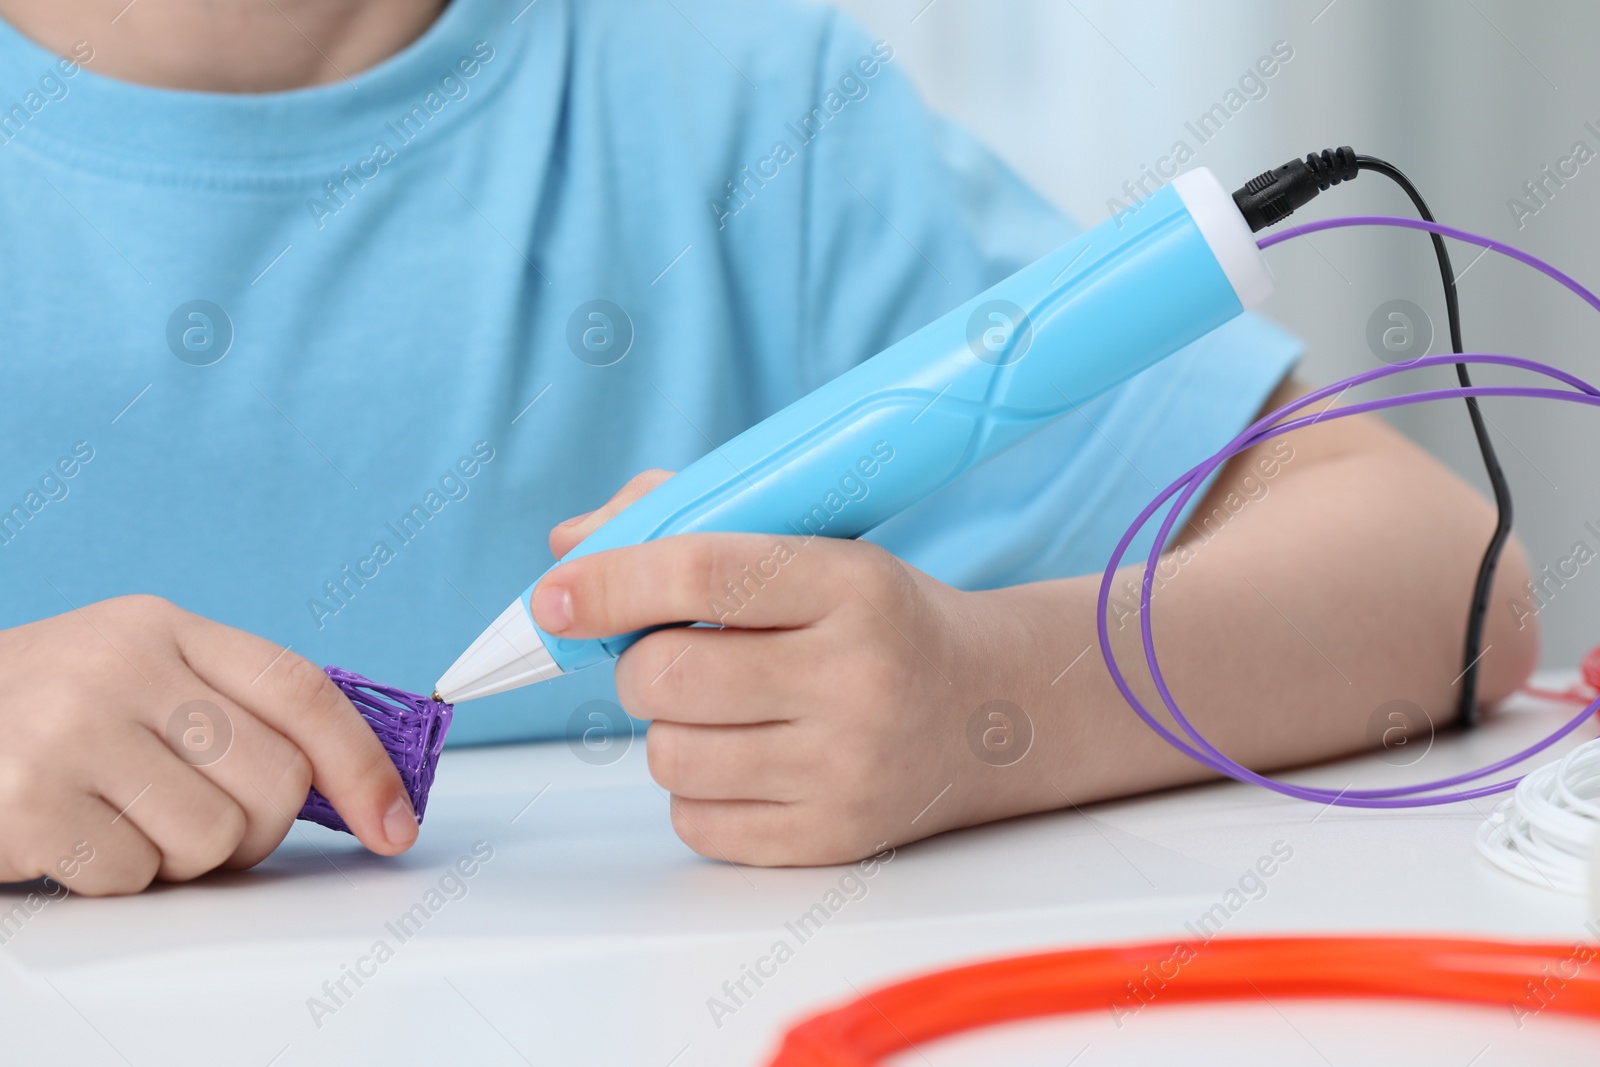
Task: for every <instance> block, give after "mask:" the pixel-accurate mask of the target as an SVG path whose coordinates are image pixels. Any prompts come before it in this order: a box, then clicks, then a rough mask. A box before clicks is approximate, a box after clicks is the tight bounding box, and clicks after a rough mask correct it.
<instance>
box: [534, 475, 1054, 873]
mask: <svg viewBox="0 0 1600 1067" xmlns="http://www.w3.org/2000/svg"><path fill="white" fill-rule="evenodd" d="M667 477H669V475H668V474H667V473H666V472H663V471H650V472H646V473H645V474H641V475H639V476H638V477H637V478H635V479H634V480H633V481H631V482H629V483H628V485H627V486H625V487H624V488H623V489H622V490H621V491H620V492H619V493H618V494H617V495H616V496H615V497H614V498H613V499H612V500H611V501H610V502H609V503H608V504H606V506H605V507H603V508H601V509H600V510H598V511H595V512H592V513H590V514H588V515H584V516H579V517H578V518H576V519H570V520H568V521H567V522H566V523H563V524H562V525H560V526H558V527H556V528H555V530H554V531H552V533H551V535H550V545H551V549H552V550H553V551H554V552H555V554H556V556H557V557H558V558H559V557H561V556H564V555H565V554H566V553H567V552H569V551H570V550H571V549H572V548H573V546H575V545H576V544H578V542H580V541H582V540H583V539H584V538H585V537H587V536H588V535H589V534H590V533H592V532H593V531H594V530H595V529H597V528H598V527H599V526H600V525H601V524H602V523H604V522H605V521H606V520H607V519H609V518H610V517H611V516H612V515H614V514H615V513H616V512H618V511H620V510H622V508H624V507H626V506H627V505H628V504H630V503H632V502H633V501H634V500H636V499H637V498H639V497H640V496H643V495H644V494H645V493H646V492H648V491H649V490H650V489H652V488H654V487H655V486H656V485H659V484H660V483H661V482H662V481H664V480H665V479H666V478H667ZM533 614H534V619H535V621H537V622H538V624H539V625H540V626H541V627H543V628H544V629H545V630H546V631H547V632H549V633H553V634H562V635H566V636H572V637H604V636H609V635H612V634H619V633H626V632H629V631H632V630H637V629H641V628H644V627H648V626H657V625H661V624H664V623H673V622H685V621H697V622H706V623H721V624H722V628H720V629H708V628H704V627H697V628H683V627H675V628H671V629H665V630H660V631H657V632H655V633H652V634H650V635H648V636H646V637H645V638H644V639H642V640H641V641H639V642H638V643H637V644H635V645H634V646H633V647H632V648H630V649H629V650H628V651H627V652H625V653H624V654H623V655H622V657H621V658H620V659H619V660H618V662H617V668H616V681H617V692H618V695H619V697H620V698H621V701H622V705H623V707H624V708H625V709H626V710H627V711H628V712H629V713H630V714H632V715H634V716H636V717H638V718H642V719H648V720H652V725H651V727H650V731H649V734H648V735H647V736H648V751H649V759H650V773H651V774H652V776H653V777H654V778H655V779H656V781H657V782H659V783H660V784H661V785H662V786H663V787H664V788H666V789H667V790H668V791H669V792H670V793H671V794H672V822H673V827H674V829H676V831H677V833H678V836H679V837H681V838H682V839H683V840H684V841H685V842H686V843H687V844H688V845H689V846H690V847H691V848H693V849H694V850H695V851H696V852H699V853H701V854H702V855H705V856H708V857H713V858H718V859H725V860H732V861H735V862H741V863H753V864H762V865H780V864H824V863H841V862H846V861H850V860H856V859H860V858H861V857H863V856H866V855H868V854H871V853H873V852H876V851H878V850H879V849H881V848H882V847H883V846H884V845H885V844H891V845H897V844H901V843H903V842H906V841H909V840H914V839H916V838H919V837H925V836H927V835H928V834H932V833H936V832H938V831H940V830H945V829H949V828H951V827H955V826H964V825H969V824H972V823H975V822H980V821H984V820H987V819H992V818H997V817H1000V816H1003V815H1006V814H1010V813H1012V810H1020V809H1021V808H1025V807H1033V806H1036V805H1032V804H1027V803H1023V804H1021V805H1018V804H1017V803H1016V801H1017V799H1018V794H1017V789H1016V787H1018V786H1021V785H1022V784H1023V783H1022V782H1020V781H1018V780H1017V779H1018V778H1019V777H1020V775H1019V768H1014V767H1013V768H997V767H994V766H990V765H989V764H987V763H986V762H984V761H982V760H980V759H978V758H976V757H975V756H974V754H973V752H972V751H969V746H968V744H967V740H966V738H967V733H968V720H969V719H970V718H971V717H972V715H973V714H974V712H975V711H976V710H977V709H978V708H979V707H980V706H981V705H983V704H985V703H986V702H987V701H990V700H993V699H997V698H1000V699H1009V700H1013V701H1016V702H1018V703H1024V700H1025V697H1024V695H1023V694H1022V693H1020V692H1018V691H1017V689H1018V684H1017V682H1016V681H1014V680H1008V679H1007V674H1008V673H1009V672H1007V671H1006V669H1005V665H1006V664H1007V663H1008V662H1014V661H1015V656H1016V655H1017V652H1018V650H1019V649H1022V648H1024V647H1025V642H1026V640H1027V638H1026V636H1025V635H1024V634H1022V633H1020V632H1019V631H1020V630H1021V629H1022V628H1021V627H1020V626H1019V625H1018V621H1017V620H1016V619H1015V618H1014V617H1013V616H1011V615H1010V614H1009V613H1007V612H1003V611H1001V610H1000V609H999V606H998V605H997V604H996V603H995V602H994V601H993V600H992V598H986V596H985V594H982V593H967V592H962V591H960V590H957V589H954V588H952V587H950V586H947V585H944V584H943V583H941V582H938V581H935V580H934V579H932V578H930V577H928V576H927V575H925V574H922V573H920V572H919V571H917V570H915V569H913V568H912V567H910V566H908V565H907V564H905V563H902V562H900V561H899V560H898V559H896V558H894V557H893V556H891V555H890V554H889V553H888V552H886V551H884V550H883V549H881V548H879V547H877V546H876V545H873V544H870V543H868V542H864V541H846V540H836V539H830V538H825V537H816V538H812V539H809V540H806V539H802V538H797V537H780V536H776V535H765V534H689V535H684V536H680V537H669V538H664V539H662V540H659V541H652V542H648V543H646V544H643V545H638V546H635V547H631V548H623V549H615V550H612V551H608V552H600V553H596V554H594V555H592V556H586V557H583V558H580V559H577V560H574V561H572V562H571V563H569V564H567V565H566V566H563V567H560V568H557V569H556V570H554V571H553V572H552V573H551V574H550V575H549V576H548V577H547V578H545V580H544V581H543V582H542V583H540V585H539V587H538V589H537V590H536V591H535V593H534V598H533ZM1029 673H1031V672H1029ZM1029 684H1031V681H1030V683H1029ZM1008 772H1009V773H1008ZM975 778H988V779H990V780H989V781H987V782H982V783H981V784H982V785H983V788H981V789H974V788H972V786H973V785H974V784H978V783H975V782H974V779H975ZM963 785H965V786H967V788H962V786H963ZM952 786H954V787H953V788H950V787H952ZM1008 804H1009V805H1011V810H1007V809H1008Z"/></svg>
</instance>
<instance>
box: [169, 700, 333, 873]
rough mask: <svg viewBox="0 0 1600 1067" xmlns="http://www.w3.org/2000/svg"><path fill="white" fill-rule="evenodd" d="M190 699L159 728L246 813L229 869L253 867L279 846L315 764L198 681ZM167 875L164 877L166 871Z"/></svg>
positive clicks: (307, 789) (227, 861)
mask: <svg viewBox="0 0 1600 1067" xmlns="http://www.w3.org/2000/svg"><path fill="white" fill-rule="evenodd" d="M191 684H192V685H193V686H194V693H193V696H192V698H191V699H190V700H188V701H186V702H185V703H184V704H182V705H180V706H179V707H177V708H176V709H174V710H172V711H171V712H170V713H167V712H163V713H162V714H164V715H166V719H165V721H164V722H160V723H154V724H153V726H154V727H155V728H156V729H158V730H161V731H162V732H163V734H164V736H165V738H166V743H167V744H168V745H169V746H171V747H172V749H173V750H174V751H175V752H176V753H177V755H178V757H179V758H180V759H181V760H183V761H184V762H185V763H187V764H189V765H190V766H192V767H194V768H195V769H196V770H198V771H199V772H200V773H201V774H203V775H204V776H205V777H206V778H208V779H210V780H211V781H212V782H213V783H215V784H216V785H217V786H218V787H219V788H220V789H221V790H222V791H223V792H225V793H226V794H227V795H228V796H229V797H231V798H232V799H233V802H234V803H235V804H237V805H238V806H239V807H240V808H241V809H243V811H244V814H245V830H244V835H243V836H242V837H241V838H240V839H239V840H238V841H237V842H236V843H235V848H234V851H233V853H232V854H231V855H230V856H228V857H226V858H225V862H223V866H225V867H228V868H230V869H243V868H246V867H250V866H253V865H255V864H256V863H259V862H261V860H263V859H265V858H266V857H267V855H268V854H269V853H270V852H271V851H272V850H273V849H275V848H277V847H278V844H279V842H281V841H282V840H283V838H284V835H285V834H287V833H288V832H289V827H290V826H292V825H293V824H294V820H295V816H297V815H298V814H299V813H300V809H301V807H303V806H304V805H305V802H306V795H307V794H308V793H310V791H311V761H310V760H308V759H307V758H306V755H305V753H303V752H301V751H300V750H299V749H298V748H296V747H295V745H294V743H293V742H291V741H290V740H289V739H288V738H286V737H284V736H283V735H282V734H280V733H279V732H278V731H276V730H274V729H273V728H272V727H270V726H268V725H267V724H266V723H264V722H262V721H261V720H260V719H258V718H256V717H255V716H254V715H252V714H250V713H249V712H248V711H246V710H245V709H244V708H242V707H240V706H239V705H238V704H236V703H235V702H234V701H232V700H229V699H228V698H227V697H226V696H223V695H222V694H221V693H219V692H217V691H216V690H215V689H211V688H210V687H209V686H206V685H205V683H204V682H203V681H201V680H200V679H198V678H196V679H194V680H193V682H192V683H191ZM162 877H166V875H165V874H163V875H162Z"/></svg>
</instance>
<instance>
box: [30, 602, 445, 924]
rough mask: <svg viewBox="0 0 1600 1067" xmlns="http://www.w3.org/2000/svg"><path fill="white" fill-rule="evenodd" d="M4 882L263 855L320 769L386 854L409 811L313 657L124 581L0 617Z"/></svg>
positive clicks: (93, 888)
mask: <svg viewBox="0 0 1600 1067" xmlns="http://www.w3.org/2000/svg"><path fill="white" fill-rule="evenodd" d="M0 738H3V739H4V740H3V741H0V812H3V813H4V814H3V815H0V882H13V881H24V880H28V879H33V878H38V877H40V876H48V877H50V878H53V879H54V880H56V881H58V882H60V883H62V884H63V885H65V886H66V887H67V888H68V889H70V890H72V891H74V892H78V893H85V894H88V895H102V894H111V893H134V892H138V891H139V890H141V889H143V888H145V886H147V885H149V884H150V882H151V881H152V880H153V879H156V878H161V879H164V880H167V881H184V880H187V879H190V878H194V877H197V876H198V875H201V874H203V873H205V872H206V871H209V870H212V869H213V868H216V867H226V868H231V869H239V868H244V867H249V866H251V865H253V864H255V863H258V862H260V861H261V860H262V859H263V858H264V857H266V855H267V854H268V853H270V852H271V851H272V850H273V849H274V848H276V847H277V845H278V842H280V841H282V840H283V838H284V835H285V834H287V833H288V832H289V827H290V826H291V825H292V823H293V820H294V818H295V815H296V814H298V813H299V811H300V807H301V805H303V804H304V803H305V799H306V793H307V791H308V790H309V789H310V787H311V786H312V785H313V784H315V785H316V787H317V788H318V789H319V790H321V791H322V793H323V795H325V796H326V797H327V798H328V800H329V801H331V802H332V803H333V805H334V807H336V808H337V809H338V811H339V814H340V815H342V816H343V817H344V820H345V822H346V823H348V824H349V826H350V828H351V830H352V831H353V832H354V833H355V835H356V836H357V837H358V838H360V840H361V843H362V844H364V845H366V846H367V847H368V848H370V849H372V850H373V851H374V852H378V853H382V854H383V855H393V854H395V853H398V852H403V851H405V850H406V849H407V848H409V847H411V844H412V842H414V841H415V840H416V838H417V820H416V816H415V815H414V814H413V813H412V810H411V804H410V801H409V800H408V798H407V797H406V793H405V789H404V787H403V786H402V785H401V782H400V776H399V774H398V773H397V772H396V771H395V768H394V764H393V763H392V762H391V761H390V760H389V757H388V755H387V753H385V752H384V749H383V746H382V745H381V744H380V743H379V742H378V739H377V737H376V736H375V735H374V734H373V732H372V730H371V728H370V727H368V726H367V724H366V722H365V721H364V720H363V719H362V718H361V716H360V715H359V714H358V713H357V712H356V710H355V708H354V707H352V706H351V704H350V702H349V701H348V700H346V699H345V696H344V694H343V693H341V692H340V691H339V688H338V687H337V686H336V685H334V684H333V683H332V682H331V681H329V680H328V678H327V676H326V675H324V674H323V673H322V671H321V670H319V669H318V668H317V667H316V665H315V664H313V663H311V662H309V661H308V660H306V659H305V658H303V657H301V656H297V655H295V654H294V653H293V652H289V651H287V650H284V649H280V648H279V647H278V646H277V645H274V644H272V643H271V642H269V641H266V640H263V639H262V638H259V637H255V636H253V635H251V634H247V633H244V632H242V631H239V630H234V629H231V628H229V627H227V626H223V625H221V624H220V623H215V622H212V621H210V620H208V619H203V618H200V617H199V616H197V615H191V614H190V613H189V612H187V611H184V610H182V609H181V608H178V607H175V606H174V605H172V604H170V603H168V602H167V601H165V600H162V599H160V598H158V597H151V596H131V597H121V598H118V599H116V600H106V601H102V602H100V603H98V604H91V605H89V606H88V607H85V608H82V609H81V610H75V611H71V612H68V613H66V614H64V615H57V616H55V617H54V618H49V619H44V620H42V621H40V622H35V623H30V624H28V625H26V626H19V627H17V628H15V629H12V630H3V631H0Z"/></svg>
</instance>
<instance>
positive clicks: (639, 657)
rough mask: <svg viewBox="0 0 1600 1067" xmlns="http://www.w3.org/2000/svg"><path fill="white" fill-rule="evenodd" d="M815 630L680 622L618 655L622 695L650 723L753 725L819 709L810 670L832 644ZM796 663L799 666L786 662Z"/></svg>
mask: <svg viewBox="0 0 1600 1067" xmlns="http://www.w3.org/2000/svg"><path fill="white" fill-rule="evenodd" d="M811 633H812V631H810V630H781V631H773V630H735V629H724V630H713V629H709V628H706V627H688V626H674V627H671V628H668V629H665V630H657V631H656V632H655V633H653V634H649V635H647V636H645V637H644V638H643V639H642V640H640V641H639V642H638V643H636V644H635V645H634V646H633V647H632V648H630V649H628V650H627V651H626V652H624V653H623V654H622V657H621V658H620V659H618V660H617V667H616V684H617V697H618V699H619V700H620V701H621V702H622V706H623V707H625V708H627V709H628V714H629V715H632V716H633V717H634V718H636V719H644V720H647V721H650V722H658V721H659V722H683V723H695V724H699V725H704V726H748V725H753V724H756V723H773V722H789V721H792V720H794V719H799V718H803V717H804V716H805V715H806V714H807V713H808V712H810V711H813V710H815V708H816V702H815V699H814V698H813V697H812V695H811V691H810V689H809V687H807V686H806V685H805V684H804V681H805V672H807V671H808V670H809V669H810V665H811V664H815V663H817V662H818V661H819V660H820V659H821V658H822V656H823V655H824V654H825V652H826V650H825V649H823V648H820V647H818V646H819V645H820V644H821V642H820V641H818V642H813V641H809V640H807V635H809V634H811ZM789 662H794V663H796V664H798V666H797V667H796V668H795V670H794V671H793V672H788V671H786V669H785V667H784V664H785V663H789Z"/></svg>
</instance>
